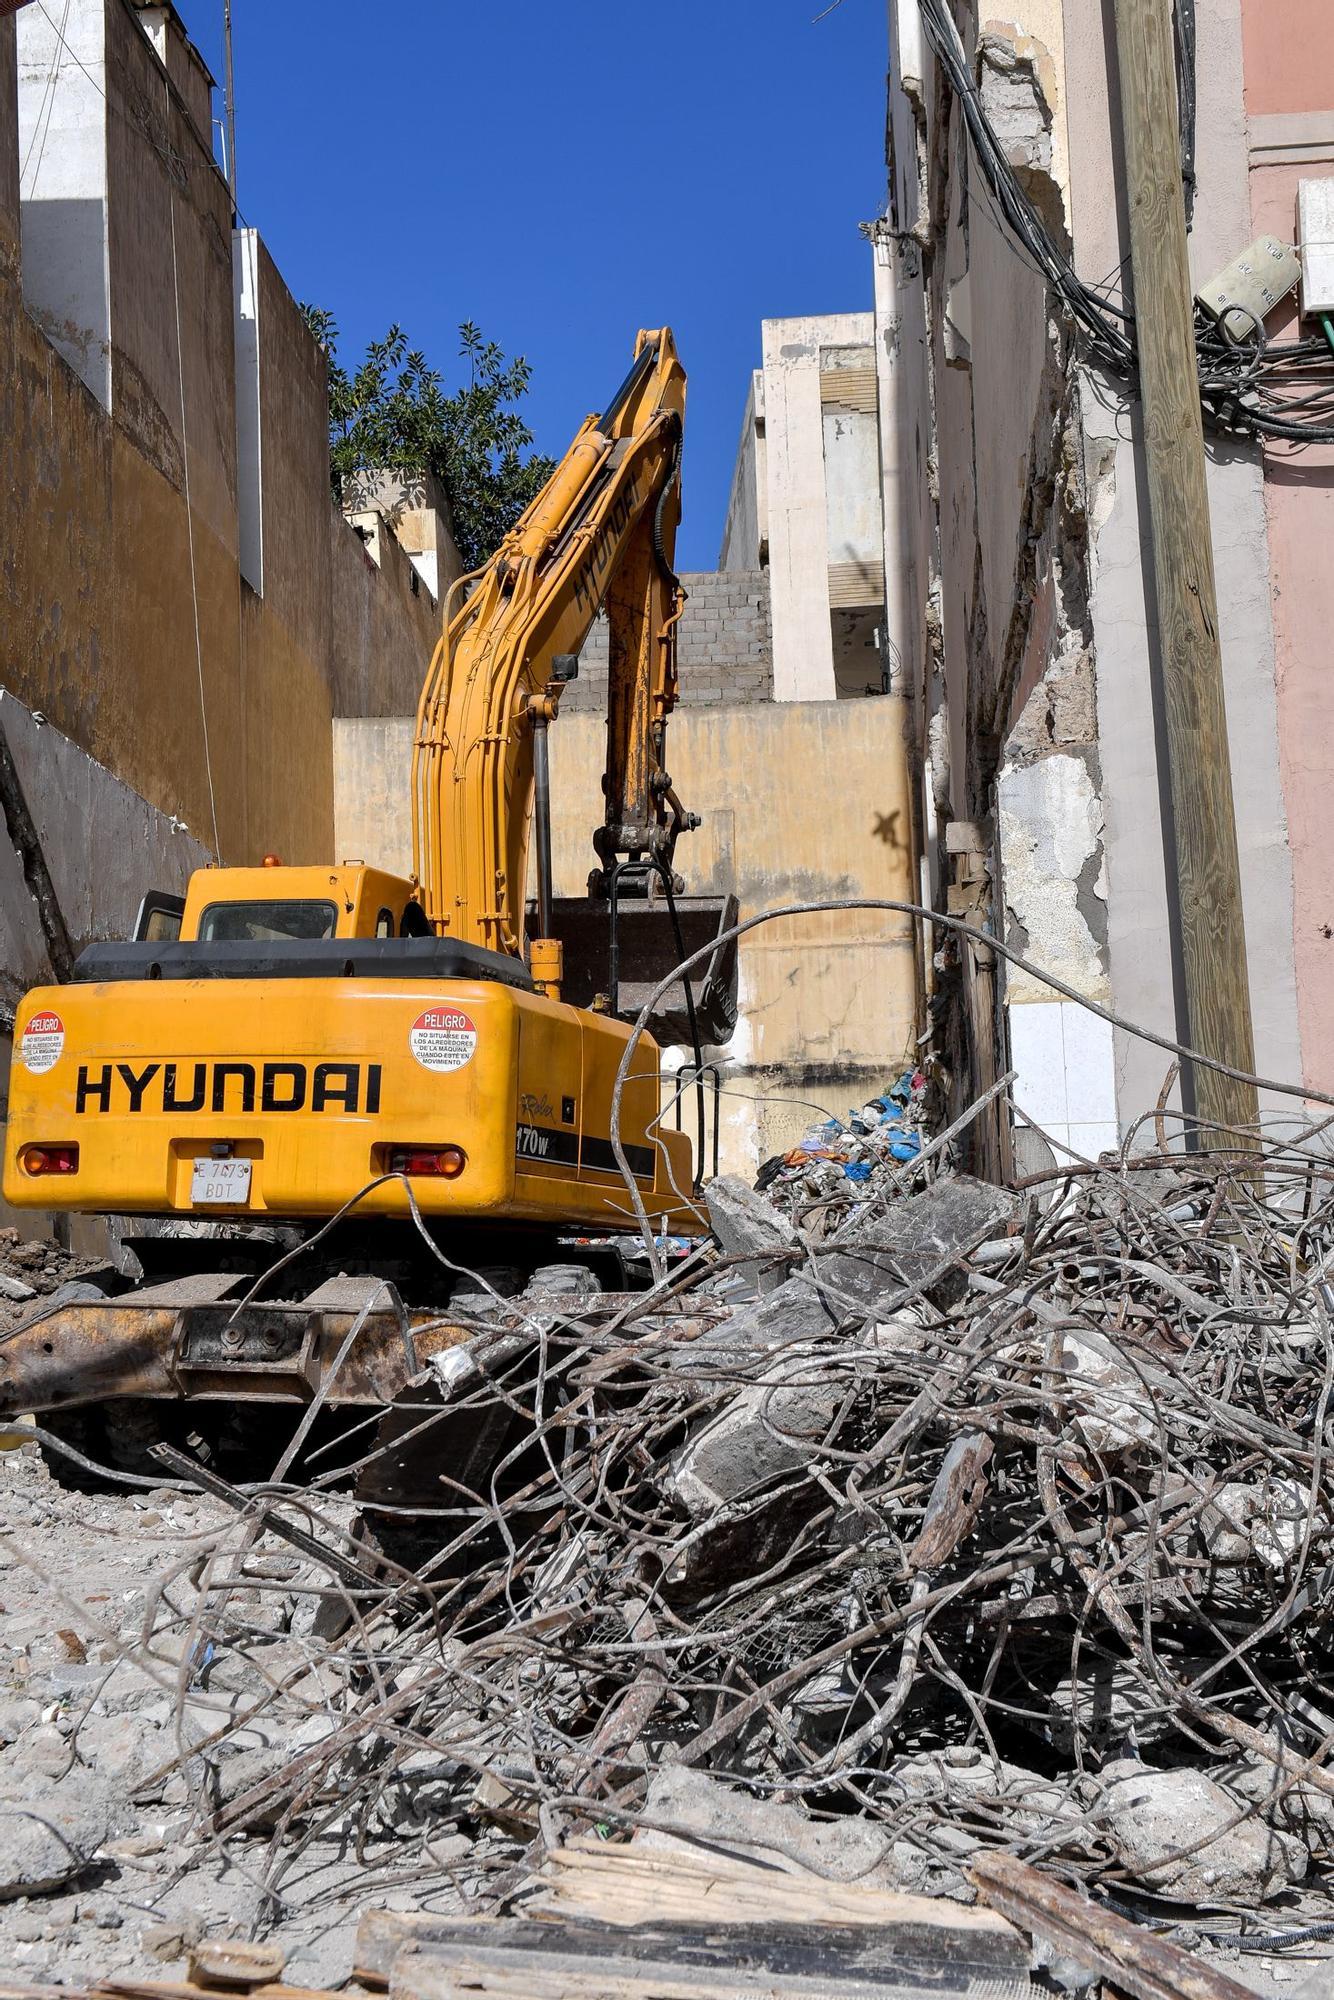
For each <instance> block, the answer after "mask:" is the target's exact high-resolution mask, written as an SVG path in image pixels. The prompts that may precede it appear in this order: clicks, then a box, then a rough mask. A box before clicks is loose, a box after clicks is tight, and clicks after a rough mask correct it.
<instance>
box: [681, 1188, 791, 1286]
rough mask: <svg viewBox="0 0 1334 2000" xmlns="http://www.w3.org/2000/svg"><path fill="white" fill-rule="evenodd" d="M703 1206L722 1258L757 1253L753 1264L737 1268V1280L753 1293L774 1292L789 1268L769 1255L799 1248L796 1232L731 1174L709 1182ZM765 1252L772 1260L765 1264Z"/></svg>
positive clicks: (761, 1197)
mask: <svg viewBox="0 0 1334 2000" xmlns="http://www.w3.org/2000/svg"><path fill="white" fill-rule="evenodd" d="M704 1206H705V1208H706V1209H707V1210H708V1216H709V1227H710V1229H711V1230H712V1231H713V1233H714V1235H715V1236H716V1237H717V1239H718V1244H719V1247H720V1248H721V1250H722V1251H723V1254H724V1255H725V1256H728V1257H736V1256H741V1255H744V1254H745V1253H746V1252H748V1251H754V1252H756V1253H758V1254H757V1255H756V1257H755V1260H754V1261H753V1262H747V1263H745V1264H741V1265H738V1267H737V1275H738V1277H740V1278H742V1279H744V1280H745V1282H746V1283H748V1284H750V1285H752V1286H753V1287H754V1288H755V1290H756V1291H759V1292H772V1291H776V1290H777V1288H778V1286H779V1285H781V1284H782V1282H783V1280H784V1278H785V1277H786V1275H787V1272H788V1269H789V1266H788V1264H787V1263H786V1262H785V1261H780V1260H777V1259H773V1254H772V1253H773V1252H775V1251H785V1250H795V1249H796V1248H797V1247H798V1237H797V1232H796V1230H795V1229H794V1228H793V1227H792V1224H791V1223H790V1222H789V1221H788V1219H787V1217H786V1216H785V1215H782V1214H780V1213H779V1211H778V1210H777V1209H776V1208H775V1207H774V1205H773V1203H772V1202H771V1201H766V1200H765V1198H764V1196H763V1195H762V1194H757V1193H756V1191H755V1189H754V1188H753V1187H751V1185H750V1183H749V1182H748V1181H743V1180H739V1179H738V1178H737V1177H736V1175H734V1174H719V1176H718V1178H717V1180H713V1181H710V1182H709V1185H708V1186H707V1187H706V1188H705V1190H704ZM766 1251H767V1252H768V1253H770V1259H771V1261H768V1262H766V1261H765V1257H764V1254H763V1253H765V1252H766Z"/></svg>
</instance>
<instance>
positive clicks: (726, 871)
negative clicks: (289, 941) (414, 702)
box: [335, 698, 916, 1174]
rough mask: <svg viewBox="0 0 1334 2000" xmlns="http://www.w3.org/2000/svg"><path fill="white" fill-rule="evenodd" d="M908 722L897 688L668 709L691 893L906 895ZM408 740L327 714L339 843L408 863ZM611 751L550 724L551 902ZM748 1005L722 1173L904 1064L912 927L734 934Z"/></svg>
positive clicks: (573, 720) (911, 996)
mask: <svg viewBox="0 0 1334 2000" xmlns="http://www.w3.org/2000/svg"><path fill="white" fill-rule="evenodd" d="M905 722H906V717H905V712H904V706H903V703H902V702H901V701H899V700H897V699H894V698H890V699H885V700H880V701H873V702H837V701H828V702H801V703H779V702H769V703H764V704H760V705H747V706H744V707H728V706H723V707H721V708H708V709H699V708H697V709H682V710H680V711H678V713H677V714H676V715H674V716H673V718H672V722H671V726H670V731H669V742H668V750H669V760H670V763H671V769H672V776H673V778H674V779H675V781H676V784H677V787H678V789H679V791H680V794H681V797H682V799H683V801H684V802H685V804H686V805H688V806H689V807H690V809H691V810H692V811H695V812H699V813H700V814H702V816H703V822H704V823H703V826H702V827H701V828H700V829H699V830H698V831H697V832H695V833H693V834H691V835H690V836H689V838H688V839H687V840H684V841H683V842H682V843H681V846H680V848H679V850H678V862H679V865H680V867H681V869H682V871H683V873H684V874H685V876H686V881H687V886H688V888H689V889H690V890H691V891H692V892H695V893H700V894H716V895H724V894H726V893H728V892H729V891H731V892H733V893H735V894H736V895H737V897H738V898H739V900H740V903H741V910H742V915H743V916H751V915H754V914H755V913H757V912H758V911H760V910H764V909H768V908H772V907H774V906H775V905H777V904H780V903H787V902H797V901H817V900H828V899H833V898H839V897H851V898H856V897H881V898H899V899H902V898H903V897H905V896H906V895H907V894H908V893H909V889H910V886H911V883H912V879H913V862H912V858H911V857H912V847H911V841H910V838H909V828H910V826H911V800H910V796H909V785H908V781H907V767H906V762H905V759H904V757H903V754H902V746H903V731H904V727H905ZM411 747H412V724H411V722H410V721H409V720H407V719H406V718H404V719H402V720H400V721H397V722H378V721H348V722H339V723H337V724H336V725H335V773H336V800H337V829H338V832H337V841H338V849H339V852H340V853H343V854H350V855H359V856H361V857H363V858H364V859H366V860H368V861H372V862H378V863H379V864H380V865H381V866H383V867H386V868H391V869H394V870H396V871H400V872H402V871H406V869H407V868H408V867H409V866H410V865H411V825H410V817H409V792H408V771H409V764H410V758H411ZM603 757H604V737H603V728H602V724H601V721H600V719H599V718H598V717H596V716H594V715H579V714H574V715H562V717H561V720H560V722H559V724H558V725H557V727H556V728H554V729H553V730H552V732H551V763H552V807H553V811H552V818H553V838H554V862H555V882H556V891H557V894H559V895H582V894H583V893H584V890H585V884H586V882H587V877H588V870H589V867H590V864H591V863H592V861H593V860H594V859H595V857H594V854H593V848H592V840H591V835H592V829H593V827H594V826H595V825H597V824H599V823H600V821H601V818H602V799H601V795H600V792H599V789H598V778H599V775H600V773H601V770H602V767H603ZM812 826H816V827H818V830H819V838H818V839H817V840H815V841H812V838H811V828H812ZM740 1006H741V1019H740V1022H739V1025H738V1028H737V1032H736V1035H735V1036H734V1037H733V1040H732V1042H731V1043H730V1044H729V1046H728V1047H727V1049H726V1050H725V1051H722V1052H721V1057H722V1062H723V1068H724V1078H725V1087H726V1093H727V1094H726V1095H725V1096H724V1097H723V1099H722V1107H723V1109H722V1126H721V1134H720V1139H721V1144H720V1157H721V1164H722V1167H723V1170H724V1171H734V1172H740V1173H751V1174H753V1173H754V1171H755V1168H756V1167H757V1166H758V1164H759V1163H760V1161H761V1160H763V1159H765V1158H766V1157H768V1155H770V1154H771V1153H774V1152H778V1151H780V1150H786V1149H787V1148H788V1147H790V1146H792V1145H793V1144H795V1142H796V1140H797V1138H798V1137H799V1136H800V1134H801V1133H802V1132H803V1131H804V1130H805V1128H806V1126H807V1125H808V1124H810V1123H811V1122H812V1120H813V1119H814V1118H815V1117H816V1116H817V1115H818V1114H819V1112H821V1111H829V1112H838V1113H839V1114H840V1115H841V1114H843V1113H845V1112H846V1111H847V1110H848V1108H849V1106H850V1105H855V1104H858V1103H862V1102H864V1101H865V1100H866V1098H867V1097H868V1096H871V1095H872V1094H875V1093H878V1092H879V1091H880V1090H881V1089H882V1088H883V1086H884V1084H885V1082H886V1081H887V1079H889V1078H890V1077H892V1076H893V1075H894V1074H896V1073H897V1070H896V1064H898V1063H900V1062H901V1061H902V1060H903V1059H904V1058H908V1059H911V1054H912V1051H913V1048H914V1034H915V1020H916V1014H915V1008H916V973H915V965H914V952H913V939H912V935H911V931H910V928H909V926H908V924H907V923H906V922H905V921H903V920H901V919H894V918H890V917H885V916H882V915H879V914H877V913H876V912H874V911H842V912H839V911H831V912H825V913H821V914H819V915H815V916H810V917H801V918H792V919H787V920H784V921H783V922H781V923H779V922H775V923H773V924H768V925H764V926H762V927H760V928H758V929H757V930H755V931H753V932H751V933H749V934H748V935H747V937H746V938H745V939H743V941H742V946H741V957H740ZM677 1059H678V1058H676V1057H673V1058H672V1060H673V1061H675V1060H677Z"/></svg>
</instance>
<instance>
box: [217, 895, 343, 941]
mask: <svg viewBox="0 0 1334 2000" xmlns="http://www.w3.org/2000/svg"><path fill="white" fill-rule="evenodd" d="M337 927H338V911H337V909H336V908H335V907H334V905H333V904H332V903H314V902H311V903H307V902H300V903H298V902H259V901H256V902H253V903H210V904H209V906H208V908H207V909H206V910H205V911H204V914H203V916H202V917H201V918H200V919H199V941H200V943H201V944H221V943H223V942H232V943H244V944H268V943H272V942H274V941H275V940H277V939H280V938H331V937H332V936H333V935H334V933H335V931H336V929H337Z"/></svg>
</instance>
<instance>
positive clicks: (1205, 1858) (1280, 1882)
mask: <svg viewBox="0 0 1334 2000" xmlns="http://www.w3.org/2000/svg"><path fill="white" fill-rule="evenodd" d="M1241 1810H1243V1808H1239V1806H1238V1804H1237V1801H1236V1799H1234V1798H1230V1797H1229V1796H1228V1794H1227V1793H1226V1792H1225V1791H1224V1790H1223V1788H1222V1786H1221V1785H1216V1784H1215V1783H1214V1782H1213V1780H1212V1779H1211V1778H1209V1777H1206V1776H1205V1774H1204V1772H1203V1771H1197V1770H1189V1769H1184V1770H1176V1771H1154V1770H1150V1769H1149V1768H1148V1767H1147V1766H1146V1765H1143V1764H1139V1763H1135V1762H1133V1761H1132V1760H1130V1759H1122V1760H1121V1761H1119V1762H1117V1763H1115V1764H1110V1765H1109V1766H1108V1767H1107V1770H1106V1771H1105V1772H1104V1774H1103V1781H1102V1788H1101V1791H1100V1792H1099V1795H1098V1797H1097V1799H1096V1800H1095V1801H1094V1804H1093V1808H1092V1814H1093V1819H1094V1821H1095V1823H1096V1824H1097V1825H1099V1826H1100V1827H1102V1828H1103V1829H1104V1830H1105V1831H1106V1833H1107V1834H1108V1835H1109V1837H1110V1839H1111V1841H1112V1844H1113V1847H1114V1848H1115V1850H1116V1852H1117V1855H1118V1857H1119V1859H1120V1861H1121V1862H1122V1864H1123V1866H1124V1867H1126V1868H1127V1869H1129V1870H1130V1872H1131V1873H1132V1874H1133V1875H1134V1876H1135V1878H1136V1880H1137V1881H1139V1882H1140V1883H1141V1884H1142V1885H1143V1886H1144V1887H1145V1888H1146V1889H1149V1890H1151V1891H1152V1893H1153V1894H1154V1895H1155V1896H1162V1897H1164V1898H1166V1900H1167V1901H1168V1902H1173V1903H1196V1904H1199V1903H1204V1904H1211V1903H1228V1902H1232V1903H1246V1904H1250V1905H1253V1904H1255V1903H1260V1902H1263V1901H1265V1900H1266V1898H1267V1897H1269V1896H1273V1895H1276V1894H1277V1893H1278V1892H1279V1891H1280V1890H1282V1889H1287V1888H1290V1887H1291V1886H1292V1884H1293V1883H1294V1882H1300V1881H1301V1879H1302V1877H1303V1876H1304V1875H1305V1873H1306V1862H1307V1856H1306V1850H1305V1848H1304V1847H1303V1845H1302V1843H1301V1842H1300V1841H1299V1840H1297V1839H1295V1838H1294V1837H1293V1836H1292V1835H1291V1834H1287V1833H1280V1832H1278V1831H1276V1830H1275V1829H1274V1828H1273V1827H1271V1826H1267V1825H1266V1824H1265V1822H1264V1821H1263V1820H1261V1819H1259V1818H1257V1817H1250V1818H1241V1819H1239V1817H1238V1815H1239V1812H1240V1811H1241Z"/></svg>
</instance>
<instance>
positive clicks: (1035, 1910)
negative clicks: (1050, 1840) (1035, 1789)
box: [968, 1854, 1255, 2000]
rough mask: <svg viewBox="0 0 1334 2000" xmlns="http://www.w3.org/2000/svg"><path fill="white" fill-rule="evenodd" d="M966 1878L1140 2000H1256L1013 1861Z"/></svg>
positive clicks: (993, 1861)
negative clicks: (969, 1878)
mask: <svg viewBox="0 0 1334 2000" xmlns="http://www.w3.org/2000/svg"><path fill="white" fill-rule="evenodd" d="M968 1873H969V1875H970V1876H971V1877H972V1879H973V1881H974V1882H975V1883H976V1884H977V1887H978V1889H979V1890H980V1891H981V1893H982V1894H983V1895H984V1896H985V1897H986V1899H987V1901H988V1902H989V1903H990V1904H991V1906H992V1908H993V1909H996V1910H999V1911H1001V1912H1002V1913H1003V1914H1004V1915H1005V1916H1007V1917H1010V1918H1012V1919H1013V1921H1014V1922H1015V1923H1016V1924H1021V1925H1022V1926H1023V1927H1024V1929H1025V1930H1029V1931H1032V1932H1033V1934H1034V1935H1035V1936H1036V1937H1041V1938H1045V1939H1046V1940H1047V1941H1048V1943H1050V1944H1054V1945H1055V1946H1057V1948H1058V1949H1059V1950H1060V1951H1062V1952H1063V1953H1066V1954H1068V1956H1069V1957H1071V1958H1072V1959H1074V1960H1075V1962H1076V1964H1078V1965H1083V1966H1086V1967H1087V1968H1088V1969H1089V1971H1091V1972H1096V1973H1097V1974H1098V1975H1099V1977H1100V1978H1102V1979H1108V1980H1110V1981H1111V1982H1112V1983H1113V1985H1115V1986H1117V1987H1119V1988H1120V1989H1121V1990H1122V1991H1124V1992H1126V1993H1131V1994H1133V1995H1134V1996H1135V2000H1255V1994H1254V1992H1253V1990H1252V1989H1251V1988H1250V1987H1249V1986H1241V1985H1239V1984H1238V1982H1237V1981H1236V1980H1235V1979H1229V1977H1228V1975H1227V1974H1226V1973H1225V1972H1219V1971H1218V1970H1216V1968H1215V1967H1213V1966H1211V1965H1206V1964H1205V1963H1204V1961H1203V1959H1199V1958H1194V1957H1192V1956H1191V1954H1190V1953H1189V1952H1187V1951H1182V1950H1181V1948H1180V1947H1179V1946H1178V1945H1174V1944H1168V1943H1167V1941H1166V1940H1165V1939H1164V1938H1157V1937H1155V1936H1154V1935H1153V1933H1152V1931H1147V1930H1143V1929H1141V1928H1140V1926H1139V1925H1138V1924H1132V1923H1128V1922H1127V1921H1126V1919H1125V1918H1124V1917H1118V1916H1116V1915H1115V1914H1114V1913H1113V1912H1112V1911H1111V1910H1108V1909H1104V1908H1103V1906H1102V1905H1101V1904H1100V1903H1094V1902H1092V1901H1090V1899H1089V1898H1088V1897H1087V1896H1083V1895H1080V1894H1079V1892H1078V1891H1077V1890H1075V1889H1068V1888H1067V1887H1066V1886H1065V1884H1064V1883H1063V1882H1057V1881H1054V1880H1053V1878H1052V1877H1051V1876H1050V1875H1039V1873H1038V1871H1037V1869H1036V1868H1030V1867H1029V1865H1028V1863H1027V1862H1026V1861H1020V1860H1019V1859H1018V1858H1017V1857H1016V1856H1015V1855H1013V1854H986V1855H983V1856H981V1857H980V1858H979V1859H978V1860H976V1861H975V1862H974V1863H973V1865H972V1867H971V1868H970V1869H969V1871H968Z"/></svg>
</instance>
